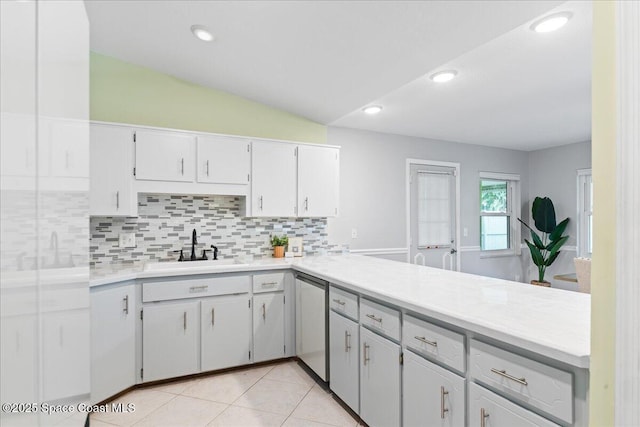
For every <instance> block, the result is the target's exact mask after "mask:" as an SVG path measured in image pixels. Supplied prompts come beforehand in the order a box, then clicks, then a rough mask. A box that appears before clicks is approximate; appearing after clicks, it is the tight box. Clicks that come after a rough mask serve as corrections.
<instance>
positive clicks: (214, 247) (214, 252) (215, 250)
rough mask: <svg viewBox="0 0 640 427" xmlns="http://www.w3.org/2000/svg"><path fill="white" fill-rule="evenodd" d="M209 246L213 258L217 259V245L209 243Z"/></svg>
mask: <svg viewBox="0 0 640 427" xmlns="http://www.w3.org/2000/svg"><path fill="white" fill-rule="evenodd" d="M211 248H212V249H213V259H214V260H217V259H218V247H217V246H214V245H211Z"/></svg>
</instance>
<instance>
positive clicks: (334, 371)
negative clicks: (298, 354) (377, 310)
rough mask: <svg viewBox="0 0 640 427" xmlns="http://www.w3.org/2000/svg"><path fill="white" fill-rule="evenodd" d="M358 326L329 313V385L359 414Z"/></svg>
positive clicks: (333, 313)
mask: <svg viewBox="0 0 640 427" xmlns="http://www.w3.org/2000/svg"><path fill="white" fill-rule="evenodd" d="M358 342H359V340H358V324H357V323H356V322H354V321H353V320H349V319H347V318H345V317H343V316H341V315H339V314H337V313H335V312H333V311H332V312H330V313H329V366H330V367H331V371H330V375H331V378H330V379H329V383H330V385H331V389H332V390H333V392H334V393H335V394H336V395H337V396H338V397H339V398H340V399H342V401H343V402H344V403H346V404H347V405H348V406H349V407H350V408H351V409H353V410H354V411H355V412H358V411H359V410H360V408H359V407H358V400H359V399H358V396H359V391H358V368H359V365H358V347H359V346H358Z"/></svg>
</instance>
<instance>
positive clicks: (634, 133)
mask: <svg viewBox="0 0 640 427" xmlns="http://www.w3.org/2000/svg"><path fill="white" fill-rule="evenodd" d="M616 21H617V22H616V32H617V34H616V38H617V42H616V43H617V58H616V66H617V73H618V76H617V77H618V79H617V80H618V88H617V92H618V93H617V97H616V98H617V102H618V124H617V141H616V152H617V159H616V166H617V167H616V172H617V175H616V180H617V195H616V196H617V218H616V219H617V238H616V246H617V247H616V252H617V264H616V290H615V295H616V297H615V298H616V341H615V342H616V346H615V366H616V376H615V425H617V426H638V425H640V405H638V402H640V372H639V371H638V366H639V365H640V327H639V325H640V287H639V286H638V284H639V283H638V278H639V277H640V263H638V259H640V169H638V167H637V165H638V164H640V73H639V72H638V70H640V2H635V1H631V2H625V1H620V2H616Z"/></svg>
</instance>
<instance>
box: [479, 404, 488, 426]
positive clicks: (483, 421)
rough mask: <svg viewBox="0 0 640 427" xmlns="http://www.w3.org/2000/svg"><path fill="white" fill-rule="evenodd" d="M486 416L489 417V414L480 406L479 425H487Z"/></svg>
mask: <svg viewBox="0 0 640 427" xmlns="http://www.w3.org/2000/svg"><path fill="white" fill-rule="evenodd" d="M487 418H489V414H487V411H485V409H484V408H480V427H486V426H487V421H486V419H487Z"/></svg>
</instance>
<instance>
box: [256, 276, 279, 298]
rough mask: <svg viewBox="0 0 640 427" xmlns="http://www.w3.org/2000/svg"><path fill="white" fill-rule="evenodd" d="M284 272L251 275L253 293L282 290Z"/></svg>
mask: <svg viewBox="0 0 640 427" xmlns="http://www.w3.org/2000/svg"><path fill="white" fill-rule="evenodd" d="M283 289H284V273H270V274H256V275H254V276H253V293H254V294H259V293H261V292H274V291H282V290H283Z"/></svg>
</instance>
